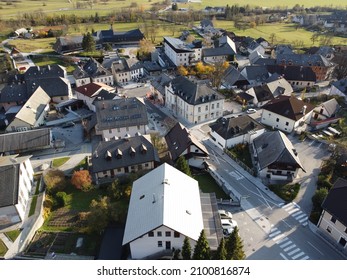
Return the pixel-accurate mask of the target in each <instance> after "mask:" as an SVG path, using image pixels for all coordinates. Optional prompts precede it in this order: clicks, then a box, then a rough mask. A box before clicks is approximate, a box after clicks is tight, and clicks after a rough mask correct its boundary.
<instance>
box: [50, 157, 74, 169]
mask: <svg viewBox="0 0 347 280" xmlns="http://www.w3.org/2000/svg"><path fill="white" fill-rule="evenodd" d="M69 159H70V157H62V158H55V159H53V167H54V168H58V167H59V166H62V165H63V164H64V163H65V162H67V161H68V160H69Z"/></svg>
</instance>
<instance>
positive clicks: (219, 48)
mask: <svg viewBox="0 0 347 280" xmlns="http://www.w3.org/2000/svg"><path fill="white" fill-rule="evenodd" d="M236 52H237V51H236V46H235V43H234V42H233V40H231V39H230V38H229V37H228V36H222V37H220V38H218V39H216V40H215V41H214V47H213V48H204V49H203V50H202V58H203V61H204V62H205V63H216V62H220V61H233V60H234V56H235V55H236Z"/></svg>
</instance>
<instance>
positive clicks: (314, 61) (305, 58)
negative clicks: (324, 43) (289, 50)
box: [276, 53, 333, 67]
mask: <svg viewBox="0 0 347 280" xmlns="http://www.w3.org/2000/svg"><path fill="white" fill-rule="evenodd" d="M276 61H277V64H285V65H296V66H325V67H331V66H333V63H331V62H330V61H328V60H327V59H326V58H325V57H323V56H322V55H319V54H312V55H310V54H296V53H293V54H278V55H277V57H276Z"/></svg>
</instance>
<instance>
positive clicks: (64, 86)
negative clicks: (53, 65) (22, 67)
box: [27, 77, 71, 98]
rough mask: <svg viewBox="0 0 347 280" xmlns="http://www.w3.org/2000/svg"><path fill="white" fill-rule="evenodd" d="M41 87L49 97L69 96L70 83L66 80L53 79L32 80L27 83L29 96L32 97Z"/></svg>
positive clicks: (60, 78)
mask: <svg viewBox="0 0 347 280" xmlns="http://www.w3.org/2000/svg"><path fill="white" fill-rule="evenodd" d="M39 87H41V88H42V89H43V90H44V91H45V92H46V93H47V94H48V96H49V97H51V98H53V97H56V96H69V92H70V88H71V85H70V82H69V80H68V79H66V78H62V77H52V78H45V79H35V80H34V79H32V80H29V81H27V90H28V94H29V95H31V94H32V93H33V92H35V91H36V90H37V89H38V88H39Z"/></svg>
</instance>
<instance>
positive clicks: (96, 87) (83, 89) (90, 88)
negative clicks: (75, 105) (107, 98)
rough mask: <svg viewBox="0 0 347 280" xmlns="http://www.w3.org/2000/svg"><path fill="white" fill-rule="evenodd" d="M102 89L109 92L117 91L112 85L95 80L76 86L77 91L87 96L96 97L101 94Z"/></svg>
mask: <svg viewBox="0 0 347 280" xmlns="http://www.w3.org/2000/svg"><path fill="white" fill-rule="evenodd" d="M101 90H105V91H108V92H111V91H115V89H114V88H113V87H110V86H108V85H106V84H104V83H95V82H93V83H89V84H86V85H83V86H79V87H77V88H75V91H77V92H79V93H81V94H83V95H85V96H87V97H95V96H96V95H99V92H100V91H101ZM114 96H115V95H114Z"/></svg>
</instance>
